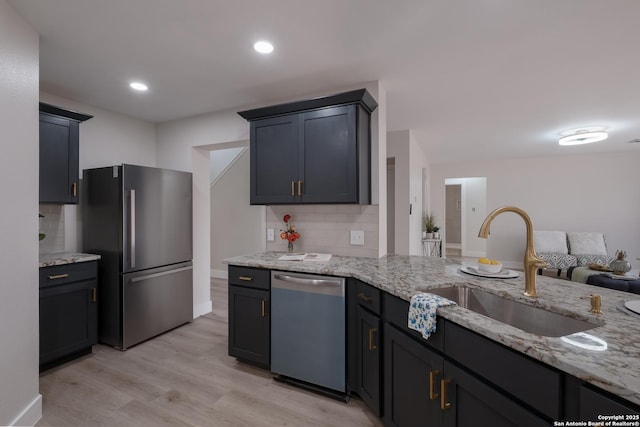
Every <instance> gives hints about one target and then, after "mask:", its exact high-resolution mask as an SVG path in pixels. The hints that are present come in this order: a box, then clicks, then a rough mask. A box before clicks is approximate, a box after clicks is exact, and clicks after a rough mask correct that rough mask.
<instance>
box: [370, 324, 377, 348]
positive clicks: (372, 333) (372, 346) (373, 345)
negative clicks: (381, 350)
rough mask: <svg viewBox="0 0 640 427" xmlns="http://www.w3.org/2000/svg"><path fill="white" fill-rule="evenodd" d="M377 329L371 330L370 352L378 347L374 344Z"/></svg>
mask: <svg viewBox="0 0 640 427" xmlns="http://www.w3.org/2000/svg"><path fill="white" fill-rule="evenodd" d="M376 331H377V329H376V328H369V350H371V351H373V350H375V349H377V348H378V347H377V346H376V345H375V344H374V343H373V335H374V334H375V333H376Z"/></svg>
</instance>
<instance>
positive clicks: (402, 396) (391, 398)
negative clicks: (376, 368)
mask: <svg viewBox="0 0 640 427" xmlns="http://www.w3.org/2000/svg"><path fill="white" fill-rule="evenodd" d="M442 363H443V359H442V357H441V356H439V355H438V354H437V353H435V352H433V351H431V350H429V349H428V348H426V347H425V346H423V345H421V344H420V343H419V342H418V341H417V340H415V339H413V338H411V337H408V336H407V335H405V334H404V333H402V332H400V331H398V330H397V329H396V328H394V327H393V326H391V325H389V324H388V323H385V325H384V424H385V425H386V426H398V427H411V426H439V425H441V424H442V411H441V409H440V394H439V393H440V380H441V378H442ZM476 421H478V420H476Z"/></svg>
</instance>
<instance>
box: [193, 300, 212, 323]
mask: <svg viewBox="0 0 640 427" xmlns="http://www.w3.org/2000/svg"><path fill="white" fill-rule="evenodd" d="M212 311H213V303H212V302H211V300H209V301H205V302H203V303H200V304H198V305H195V306H193V318H194V319H196V318H198V317H200V316H202V315H204V314H207V313H211V312H212Z"/></svg>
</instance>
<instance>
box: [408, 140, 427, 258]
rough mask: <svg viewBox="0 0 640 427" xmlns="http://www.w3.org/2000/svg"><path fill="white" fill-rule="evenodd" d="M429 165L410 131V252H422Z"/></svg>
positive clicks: (418, 253) (415, 253)
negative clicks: (426, 182) (424, 173)
mask: <svg viewBox="0 0 640 427" xmlns="http://www.w3.org/2000/svg"><path fill="white" fill-rule="evenodd" d="M426 167H427V159H426V157H425V155H424V152H423V151H422V149H421V148H420V146H419V145H418V143H417V142H416V140H415V138H414V136H413V134H412V133H411V132H409V200H410V202H411V204H412V213H411V215H410V216H409V254H410V255H421V254H422V223H423V221H422V213H423V212H422V206H424V202H423V200H422V199H423V188H422V181H423V172H422V170H423V169H424V168H426Z"/></svg>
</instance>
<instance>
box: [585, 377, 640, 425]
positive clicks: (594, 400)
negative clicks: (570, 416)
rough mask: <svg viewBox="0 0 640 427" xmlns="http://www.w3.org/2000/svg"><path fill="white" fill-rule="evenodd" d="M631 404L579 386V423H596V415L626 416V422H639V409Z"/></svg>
mask: <svg viewBox="0 0 640 427" xmlns="http://www.w3.org/2000/svg"><path fill="white" fill-rule="evenodd" d="M632 405H633V404H632V403H631V402H626V403H622V402H619V401H618V400H617V399H616V398H615V397H610V396H607V395H605V394H604V393H600V392H597V391H595V390H591V389H590V388H588V387H586V386H584V385H582V386H580V413H579V419H580V420H581V421H594V422H595V421H598V415H607V414H609V415H620V416H626V417H624V420H626V421H640V407H639V406H638V405H635V407H633V406H632Z"/></svg>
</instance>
